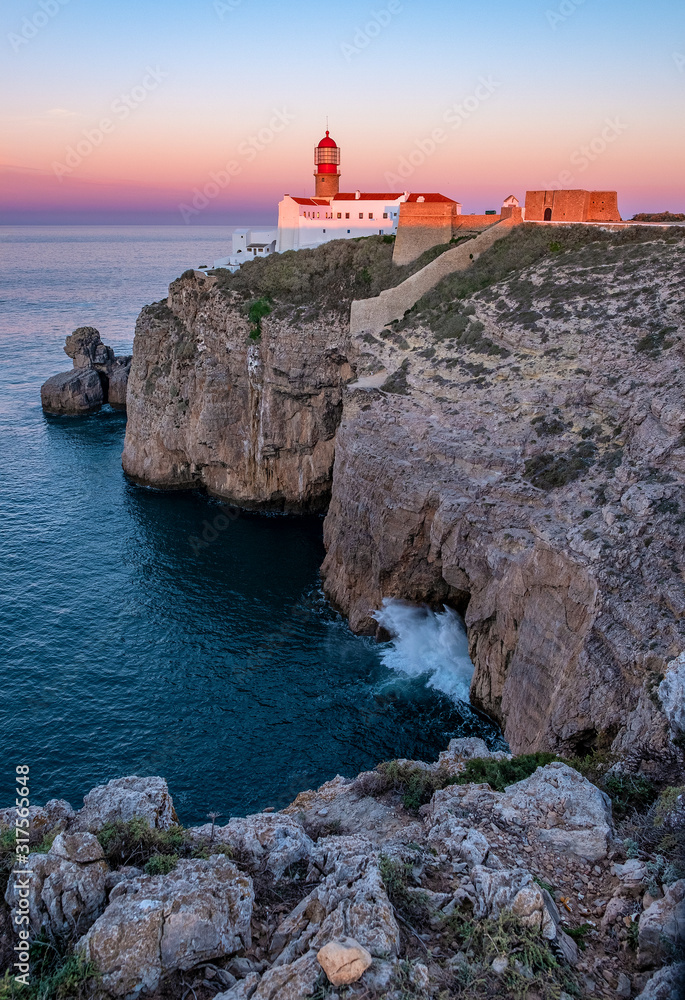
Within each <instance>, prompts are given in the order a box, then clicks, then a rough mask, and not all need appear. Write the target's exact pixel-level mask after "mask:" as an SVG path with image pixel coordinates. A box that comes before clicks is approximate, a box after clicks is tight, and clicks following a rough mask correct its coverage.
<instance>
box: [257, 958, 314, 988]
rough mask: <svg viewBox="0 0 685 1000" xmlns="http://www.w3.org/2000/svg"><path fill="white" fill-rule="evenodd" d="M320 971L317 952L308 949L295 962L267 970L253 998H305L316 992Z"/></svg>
mask: <svg viewBox="0 0 685 1000" xmlns="http://www.w3.org/2000/svg"><path fill="white" fill-rule="evenodd" d="M320 973H321V967H320V965H319V963H318V962H317V960H316V952H315V951H308V952H307V953H306V954H304V955H302V956H301V957H300V958H298V959H296V960H295V961H294V962H291V963H289V964H285V965H277V966H274V967H273V968H271V969H269V971H268V972H265V973H264V975H263V976H262V978H261V981H260V983H259V986H258V987H257V989H256V990H255V992H254V993H253V994H252V1000H303V998H304V997H308V996H311V994H312V993H313V992H314V987H315V985H316V981H317V979H318V978H319V975H320Z"/></svg>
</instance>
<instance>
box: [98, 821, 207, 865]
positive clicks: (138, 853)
mask: <svg viewBox="0 0 685 1000" xmlns="http://www.w3.org/2000/svg"><path fill="white" fill-rule="evenodd" d="M97 838H98V840H99V841H100V844H101V845H102V849H103V851H104V852H105V857H106V858H107V861H108V862H109V864H110V866H111V867H112V868H119V867H123V866H124V865H136V866H137V867H143V866H145V865H146V864H147V862H148V861H150V860H151V858H153V857H155V856H156V855H176V856H177V858H178V856H181V855H184V856H186V857H187V856H188V855H189V854H190V851H191V845H190V844H189V843H188V841H187V838H186V833H185V830H184V829H183V827H181V826H172V827H171V828H170V829H169V830H157V829H155V828H151V827H150V826H149V825H148V823H147V820H144V819H141V818H139V817H136V818H135V819H132V820H129V821H128V822H126V823H124V822H122V821H121V820H117V821H116V822H114V823H108V824H107V825H106V826H104V827H103V828H102V830H100V832H99V833H98V835H97Z"/></svg>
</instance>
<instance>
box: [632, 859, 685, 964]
mask: <svg viewBox="0 0 685 1000" xmlns="http://www.w3.org/2000/svg"><path fill="white" fill-rule="evenodd" d="M683 947H685V879H681V880H680V881H679V882H674V883H673V885H671V886H669V887H668V888H667V889H666V890H665V892H664V895H663V898H662V899H657V900H656V901H655V902H654V903H652V905H651V906H650V907H648V909H646V910H645V911H644V912H643V913H642V915H641V916H640V925H639V929H638V953H637V961H638V965H639V966H640V968H641V969H649V968H652V967H653V966H655V965H658V963H659V962H660V961H663V959H664V958H668V957H669V955H672V954H676V955H677V954H679V952H680V950H681V949H682V948H683Z"/></svg>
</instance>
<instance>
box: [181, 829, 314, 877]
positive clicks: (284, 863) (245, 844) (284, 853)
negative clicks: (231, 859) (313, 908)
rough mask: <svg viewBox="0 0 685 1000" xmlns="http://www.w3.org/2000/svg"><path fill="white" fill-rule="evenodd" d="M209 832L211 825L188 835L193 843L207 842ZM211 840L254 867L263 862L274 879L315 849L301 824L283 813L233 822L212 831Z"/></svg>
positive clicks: (259, 866)
mask: <svg viewBox="0 0 685 1000" xmlns="http://www.w3.org/2000/svg"><path fill="white" fill-rule="evenodd" d="M211 829H212V828H211V824H209V823H206V824H205V825H204V826H200V827H192V828H191V830H190V831H189V833H190V834H191V836H192V837H193V839H195V840H198V841H204V842H208V841H209V838H210V836H211ZM214 840H215V842H216V843H220V844H229V845H231V846H232V847H235V848H236V849H237V850H239V851H241V852H242V853H243V854H246V855H248V857H249V858H250V859H251V861H252V864H253V865H254V866H255V867H258V868H261V866H262V865H263V864H264V862H266V866H267V868H268V869H269V871H271V872H272V873H273V874H274V875H275V876H276V878H280V877H281V876H282V875H283V872H284V871H285V870H286V868H289V867H290V866H291V865H293V864H295V863H296V862H297V861H303V860H304V859H307V858H309V857H310V855H311V853H312V850H313V848H314V844H313V841H312V840H311V838H310V837H309V836H308V835H307V834H306V833H305V831H304V828H303V826H302V824H301V823H300V822H299V821H298V820H297V819H295V818H294V817H293V816H288V815H283V814H282V813H255V814H254V815H252V816H245V817H238V818H236V819H232V820H230V821H229V822H228V823H227V824H226V825H225V826H216V827H215V828H214Z"/></svg>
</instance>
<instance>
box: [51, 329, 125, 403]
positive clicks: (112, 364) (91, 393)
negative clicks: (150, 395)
mask: <svg viewBox="0 0 685 1000" xmlns="http://www.w3.org/2000/svg"><path fill="white" fill-rule="evenodd" d="M64 352H65V354H66V355H67V356H68V357H70V358H72V360H73V363H74V367H73V369H72V370H71V371H69V372H61V373H60V374H59V375H53V376H52V377H51V378H49V379H48V380H47V381H46V382H44V383H43V385H42V386H41V390H40V397H41V404H42V407H43V409H44V411H45V412H46V413H51V414H58V415H59V414H71V415H76V414H81V413H91V412H93V411H94V410H97V409H99V407H100V406H102V404H103V403H110V404H111V405H112V406H114V407H116V408H118V409H125V408H126V391H127V384H128V373H129V369H130V366H131V357H130V356H129V357H116V356H115V354H114V351H113V350H112V348H111V347H106V346H105V345H104V344H103V343H102V340H101V339H100V334H99V333H98V331H97V330H96V329H95V328H94V327H92V326H82V327H79V328H78V329H77V330H74V332H73V333H72V334H70V335H69V336H68V337H67V341H66V344H65V347H64Z"/></svg>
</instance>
